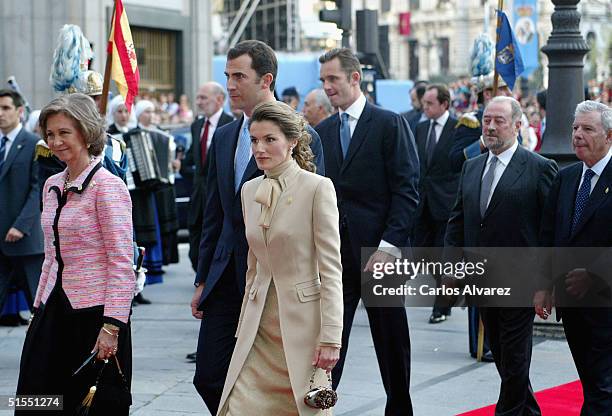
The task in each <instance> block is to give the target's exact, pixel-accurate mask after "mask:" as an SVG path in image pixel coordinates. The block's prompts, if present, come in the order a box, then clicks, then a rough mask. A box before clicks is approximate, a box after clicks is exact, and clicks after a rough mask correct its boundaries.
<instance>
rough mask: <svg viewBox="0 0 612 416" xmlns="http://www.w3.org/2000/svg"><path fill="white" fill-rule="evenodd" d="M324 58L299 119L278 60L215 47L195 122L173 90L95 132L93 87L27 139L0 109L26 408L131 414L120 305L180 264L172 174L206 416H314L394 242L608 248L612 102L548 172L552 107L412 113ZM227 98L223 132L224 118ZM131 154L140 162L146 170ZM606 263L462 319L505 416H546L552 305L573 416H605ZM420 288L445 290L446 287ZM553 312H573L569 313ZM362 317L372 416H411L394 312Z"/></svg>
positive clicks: (8, 251)
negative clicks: (529, 299)
mask: <svg viewBox="0 0 612 416" xmlns="http://www.w3.org/2000/svg"><path fill="white" fill-rule="evenodd" d="M56 55H61V54H56ZM319 62H320V64H321V66H320V78H321V82H322V86H321V88H320V89H315V90H313V91H311V92H309V93H308V94H307V95H306V96H305V99H304V103H303V110H302V112H301V113H299V112H297V108H298V107H299V104H300V97H299V95H298V94H297V91H296V90H295V89H294V88H289V89H287V90H285V91H282V93H281V94H280V97H281V99H282V102H281V101H279V100H277V98H276V94H275V84H276V80H277V76H278V64H277V60H276V55H275V52H274V51H273V50H272V49H271V48H270V47H269V46H267V45H266V44H264V43H262V42H259V41H253V40H248V41H242V42H240V43H238V44H237V45H235V46H234V47H233V48H231V49H230V50H229V51H228V54H227V63H226V67H225V74H226V77H227V83H226V87H225V88H224V87H223V86H221V85H219V84H217V83H215V82H208V83H205V84H204V85H202V86H201V87H200V88H199V89H198V91H197V94H196V98H195V104H196V113H197V115H198V117H195V118H194V114H193V110H191V109H190V108H189V103H188V99H187V97H186V95H184V96H181V98H180V99H179V103H175V102H174V99H173V97H172V96H170V95H168V96H166V95H160V96H159V97H154V96H153V95H151V94H144V95H143V96H142V97H139V99H138V100H136V103H135V105H134V106H133V108H131V109H129V108H127V106H126V103H125V100H124V99H123V97H122V96H120V95H118V96H116V97H114V98H113V99H112V100H111V101H110V103H109V108H108V112H107V114H104V115H101V114H100V107H99V102H100V95H101V88H93V89H89V90H87V91H84V90H79V89H78V88H77V89H76V91H74V90H71V91H66V93H64V94H62V95H60V96H59V97H58V98H56V99H54V100H52V101H51V102H50V103H48V104H47V105H46V106H45V107H44V108H43V109H42V110H41V111H40V112H39V113H38V119H37V123H33V125H32V127H31V129H32V131H33V132H38V133H37V134H39V135H40V137H37V136H36V133H31V132H29V131H26V129H25V127H24V126H23V125H22V122H21V121H22V120H21V116H22V115H23V112H24V101H23V98H22V97H21V96H20V95H19V94H18V93H17V92H15V91H11V90H1V91H0V130H1V131H2V136H3V137H2V141H1V143H0V193H1V194H2V195H11V196H12V197H11V198H10V199H9V198H0V208H2V212H3V213H4V212H6V213H7V215H3V216H2V217H1V219H0V226H1V227H2V228H0V232H2V233H4V234H5V238H4V239H3V241H2V242H1V243H0V267H1V268H0V310H1V309H2V307H3V304H4V303H5V299H6V297H7V296H6V294H7V292H8V289H9V287H10V285H11V284H12V283H14V282H16V283H22V282H23V283H22V287H23V288H24V289H25V290H24V291H25V293H26V298H27V302H28V308H29V309H31V310H32V311H33V317H32V320H31V322H30V326H29V328H28V332H27V336H26V340H25V343H24V348H23V352H22V357H21V365H20V375H19V381H18V387H17V393H18V394H62V395H64V406H65V409H77V408H79V407H83V406H84V407H92V406H93V408H94V410H95V411H96V412H98V413H97V414H128V412H129V406H130V403H131V399H130V398H129V388H130V382H131V375H132V362H131V333H130V331H131V329H130V326H131V323H130V314H131V308H132V307H133V306H134V305H135V304H137V303H147V302H148V301H147V300H146V299H145V298H143V297H142V284H144V282H142V284H139V283H138V278H137V277H138V275H139V274H141V275H142V272H141V271H140V270H141V269H140V266H141V263H142V262H144V267H145V268H146V269H147V272H146V279H145V280H146V282H147V283H148V284H153V283H159V282H161V281H162V280H163V279H162V277H161V276H162V275H163V269H162V266H163V265H164V264H171V263H174V262H177V261H178V259H177V250H176V245H177V242H176V231H177V228H178V224H177V212H176V205H175V191H174V188H173V181H174V174H175V173H176V172H180V173H181V174H184V175H191V176H193V190H192V195H191V198H190V209H189V218H188V228H189V234H190V235H189V245H190V248H189V258H190V261H191V265H192V268H193V271H194V273H195V279H194V286H195V288H194V293H193V296H192V299H191V304H190V306H191V314H192V315H193V317H194V318H196V319H199V320H201V324H200V332H199V338H198V343H197V351H196V352H195V353H193V354H190V355H189V356H188V358H190V359H192V360H193V361H194V362H195V364H196V366H195V374H194V379H193V383H194V386H195V388H196V390H197V392H198V394H199V395H200V396H201V397H202V399H203V401H204V403H205V405H206V406H207V408H208V409H209V411H210V412H211V413H212V414H218V415H243V414H300V415H321V414H324V413H323V411H324V409H326V408H327V407H329V406H333V402H334V400H331V401H329V400H327V399H329V398H330V397H332V396H333V394H332V393H330V391H331V390H335V389H336V388H337V386H338V385H339V383H340V381H341V377H342V373H343V368H344V363H345V359H346V356H347V347H348V344H349V338H350V332H351V326H352V323H353V318H354V315H355V312H356V309H357V307H358V304H359V303H360V301H362V300H363V299H364V293H363V287H362V283H363V281H362V277H363V273H364V272H365V273H370V272H373V271H374V269H375V267H376V266H377V265H379V264H381V263H383V264H388V263H393V262H394V261H395V260H396V259H398V258H401V257H402V256H403V255H404V250H403V248H404V247H409V246H414V247H440V248H445V247H446V248H453V247H455V248H462V247H478V246H493V247H496V246H514V247H532V246H545V247H585V246H586V247H597V246H604V247H605V246H609V244H610V241H612V234H610V232H611V231H610V230H611V229H612V228H611V227H609V224H610V222H611V221H612V216H611V215H612V214H611V213H612V200H610V198H609V197H608V191H609V187H610V186H612V162H611V161H610V159H611V157H612V110H610V107H609V105H608V104H607V103H602V102H601V100H605V99H606V96H605V93H604V92H602V93H601V96H600V97H599V102H598V101H594V100H585V101H583V102H581V103H580V104H578V106H577V107H576V109H575V120H574V121H573V135H572V137H571V140H572V143H573V147H574V149H575V154H576V157H577V159H578V160H579V162H578V163H575V164H573V165H570V166H569V167H567V168H565V169H562V170H559V167H558V166H557V163H556V162H555V161H553V160H550V159H546V158H544V157H543V156H540V155H538V154H537V151H538V150H539V148H540V147H541V142H542V137H543V134H542V133H543V132H544V131H545V128H546V122H545V120H546V116H545V108H546V98H545V94H544V93H538V95H537V96H536V97H535V98H534V97H519V99H518V100H517V99H516V98H515V97H514V96H513V92H512V91H511V90H510V89H509V88H508V86H507V85H506V84H505V83H504V82H503V80H500V82H499V84H498V85H497V86H495V87H494V85H493V77H492V76H491V75H486V76H482V77H479V78H478V79H476V80H474V81H470V83H468V82H467V81H466V80H462V81H459V82H457V83H455V84H453V85H445V84H441V83H428V82H424V81H419V82H417V83H416V84H415V86H414V88H413V89H412V91H411V96H410V99H411V101H412V106H413V109H412V110H411V111H410V112H408V113H404V114H401V115H400V114H396V113H394V112H392V111H388V110H385V109H382V108H380V107H378V106H376V105H374V104H372V103H370V102H369V101H368V99H367V98H366V96H365V95H364V94H363V92H362V90H361V83H362V71H361V64H360V62H359V60H358V58H357V57H356V55H355V54H354V53H353V52H352V51H351V50H349V49H346V48H340V49H333V50H330V51H328V52H326V53H324V54H323V55H321V57H320V59H319ZM85 72H92V71H85ZM87 76H94V77H97V76H99V74H98V75H92V74H88V75H87ZM100 78H101V77H100ZM58 84H60V83H58ZM66 89H67V88H66ZM228 96H229V101H230V105H231V108H232V109H233V112H234V114H228V113H226V112H225V111H224V104H225V101H226V99H227V97H228ZM407 99H408V97H407ZM236 115H237V117H235V116H236ZM130 119H132V120H130ZM166 122H171V123H174V122H178V123H191V124H190V126H191V134H192V138H193V140H192V145H191V147H190V148H189V149H188V150H187V152H186V153H185V155H184V157H177V154H176V143H175V141H174V138H173V137H172V136H171V135H170V134H168V133H167V132H165V131H163V130H161V129H159V128H158V127H157V126H158V125H159V124H165V123H166ZM40 138H42V141H41V140H40ZM569 139H570V138H568V140H569ZM139 146H144V147H139ZM144 148H146V149H149V152H150V151H151V149H154V152H152V154H153V155H154V156H152V157H150V158H148V159H147V158H144V159H143V158H142V156H139V153H142V152H141V151H140V149H144ZM144 153H146V152H144ZM138 247H143V248H144V253H145V254H144V256H143V257H144V258H142V259H139V257H140V256H139V255H138V254H137V253H138V252H139V251H140V250H139V249H138ZM366 248H370V249H368V250H369V251H367V252H366V253H365V254H364V252H363V251H362V250H364V249H366ZM466 255H467V254H466ZM362 256H363V257H362ZM141 260H142V261H141ZM591 266H596V268H593V267H591ZM609 266H610V264H609V258H604V259H602V258H598V259H596V261H594V262H593V264H591V263H589V264H586V265H584V267H582V268H579V269H573V270H567V274H566V275H564V276H562V277H561V278H555V279H552V278H551V279H550V280H546V279H545V280H543V281H542V282H541V283H540V284H539V286H538V288H537V289H538V290H537V291H536V292H534V294H533V302H534V305H535V307H533V306H531V307H527V306H524V307H514V308H506V307H478V306H480V305H472V306H471V307H470V311H469V332H470V343H469V351H470V353H471V354H472V355H473V356H474V357H478V358H482V359H483V360H485V361H494V362H495V363H496V368H497V371H498V373H499V376H500V381H501V382H500V395H499V400H498V402H497V406H496V414H516V415H523V414H529V415H538V414H541V411H540V408H539V405H538V403H537V400H536V398H535V396H534V394H533V390H532V388H531V383H530V379H529V367H530V362H531V347H532V336H533V331H532V328H533V320H534V316H535V315H536V314H537V315H539V316H540V317H542V318H543V319H546V318H548V317H549V316H550V314H551V313H552V308H553V307H554V306H556V308H557V316H558V317H562V319H563V325H564V328H565V331H566V334H567V342H568V343H569V346H570V350H571V353H572V356H573V359H574V362H575V365H576V367H577V370H578V374H579V376H580V380H581V382H582V386H583V394H584V404H583V413H584V414H588V415H607V414H609V409H610V408H612V394H611V393H610V391H611V389H612V385H611V381H610V380H611V378H612V372H611V367H610V360H611V357H612V351H611V350H610V345H611V344H612V309H611V308H610V306H612V305H608V306H607V307H600V308H589V307H588V306H589V304H588V303H585V302H584V300H585V299H586V300H588V299H589V296H590V295H592V292H593V291H595V289H597V291H598V293H599V291H601V290H605V289H606V288H607V290H608V291H609V290H610V287H609V284H610V279H609V270H610V269H611V268H610V267H609ZM434 277H435V279H436V284H437V285H438V287H443V286H445V285H447V284H449V283H448V282H447V281H446V280H445V279H443V277H445V276H442V275H436V276H434ZM602 285H603V286H602ZM553 293H554V297H553ZM562 298H576V299H578V300H580V302H579V304H578V306H574V307H567V306H566V304H562V303H560V301H559V299H562ZM135 302H136V303H135ZM555 302H556V303H555ZM451 307H452V304H449V303H448V299H446V298H443V297H436V299H435V302H433V308H432V313H431V317H430V319H429V322H430V323H432V324H439V323H441V322H444V321H445V320H447V319H449V317H450V316H451V311H452V309H451ZM365 310H366V313H367V316H368V320H369V324H370V329H371V333H372V339H373V342H374V346H375V352H376V356H377V362H378V365H379V368H380V373H381V378H382V381H383V385H384V387H385V392H386V394H387V402H386V410H385V414H387V415H411V414H412V401H411V397H410V372H411V365H410V334H409V330H408V320H407V315H406V310H405V308H404V305H403V302H402V301H399V302H398V303H391V304H388V305H386V307H374V306H371V305H369V304H368V303H367V302H365ZM481 320H482V323H483V324H484V329H485V331H484V335H478V333H479V331H478V325H479V322H480V321H481ZM479 336H482V337H483V339H482V340H481V342H482V343H483V344H484V347H483V349H482V351H479V346H478V344H479V340H478V338H479ZM107 363H110V366H109V364H107ZM106 366H109V367H106ZM105 368H110V369H109V370H106V371H107V373H109V372H114V373H115V374H116V377H114V378H113V379H112V380H113V381H106V382H107V383H112V384H114V385H115V386H117V385H120V387H121V388H120V391H122V392H123V393H125V394H121V395H118V396H117V397H115V398H114V399H113V400H110V399H109V398H108V397H105V396H104V395H102V396H100V395H98V399H97V400H96V399H94V400H93V401H92V400H91V397H90V399H89V401H88V400H87V396H89V395H93V396H94V397H95V394H96V390H95V389H94V390H93V392H92V391H91V390H90V387H91V384H92V383H94V385H95V384H96V383H99V382H100V383H101V382H103V381H101V379H100V376H99V374H101V373H102V371H103V370H104V369H105ZM81 370H82V371H81ZM75 371H76V373H77V374H76V376H75V375H73V373H75ZM96 375H98V376H97V377H96ZM313 383H314V384H315V385H320V386H326V388H322V389H321V390H320V391H319V392H315V393H316V394H315V396H316V395H317V394H321V397H324V398H325V400H323V399H321V397H314V396H309V390H310V386H311V385H312V384H313ZM102 391H104V389H102ZM305 399H306V400H305ZM310 399H311V400H310ZM69 411H71V410H69ZM75 412H76V410H75ZM18 414H20V413H19V412H18ZM23 414H26V413H23Z"/></svg>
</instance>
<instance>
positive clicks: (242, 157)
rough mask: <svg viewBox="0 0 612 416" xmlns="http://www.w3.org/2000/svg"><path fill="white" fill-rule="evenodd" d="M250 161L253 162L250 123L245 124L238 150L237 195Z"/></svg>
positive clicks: (235, 179)
mask: <svg viewBox="0 0 612 416" xmlns="http://www.w3.org/2000/svg"><path fill="white" fill-rule="evenodd" d="M249 160H251V136H250V134H249V126H248V123H244V126H243V127H242V131H241V132H240V137H238V146H237V148H236V168H235V170H234V191H235V192H236V193H238V190H239V189H240V183H242V175H244V171H245V170H246V168H247V165H248V164H249Z"/></svg>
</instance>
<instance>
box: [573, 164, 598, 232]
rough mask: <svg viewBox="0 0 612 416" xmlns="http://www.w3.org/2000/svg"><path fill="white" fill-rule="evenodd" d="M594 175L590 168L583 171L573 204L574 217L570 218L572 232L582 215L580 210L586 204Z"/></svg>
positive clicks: (582, 209)
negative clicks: (582, 177)
mask: <svg viewBox="0 0 612 416" xmlns="http://www.w3.org/2000/svg"><path fill="white" fill-rule="evenodd" d="M593 176H595V172H593V171H592V170H591V169H587V170H586V172H584V179H583V180H582V185H580V189H578V194H577V195H576V204H575V205H574V217H573V218H572V234H574V231H575V230H576V226H577V225H578V222H580V217H581V216H582V211H584V207H585V206H586V204H587V202H588V200H589V196H590V195H591V179H593Z"/></svg>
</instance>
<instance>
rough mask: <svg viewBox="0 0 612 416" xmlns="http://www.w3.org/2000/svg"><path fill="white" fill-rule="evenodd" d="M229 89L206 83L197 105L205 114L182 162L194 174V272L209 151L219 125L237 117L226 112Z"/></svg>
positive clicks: (196, 124)
mask: <svg viewBox="0 0 612 416" xmlns="http://www.w3.org/2000/svg"><path fill="white" fill-rule="evenodd" d="M225 97H226V94H225V89H224V88H223V86H221V84H219V83H217V82H214V81H211V82H207V83H205V84H204V85H202V86H201V87H200V88H199V89H198V94H197V95H196V99H195V102H196V106H197V108H198V110H199V112H200V115H201V117H199V118H198V119H197V120H196V121H194V122H193V123H192V124H191V147H189V150H188V151H187V153H186V154H185V159H183V161H182V164H181V175H184V176H188V177H189V176H192V177H193V189H192V192H191V198H190V199H189V215H188V218H187V220H188V227H189V259H190V260H191V267H193V270H194V271H197V270H198V254H199V251H200V235H201V234H202V217H203V216H204V199H205V195H206V172H207V164H206V154H207V152H208V148H209V147H210V144H211V143H212V138H213V135H214V134H215V130H216V129H217V128H218V127H221V126H223V125H225V124H227V123H230V122H231V121H233V120H234V118H233V117H232V116H231V115H229V114H227V113H226V112H225V111H223V104H224V103H225Z"/></svg>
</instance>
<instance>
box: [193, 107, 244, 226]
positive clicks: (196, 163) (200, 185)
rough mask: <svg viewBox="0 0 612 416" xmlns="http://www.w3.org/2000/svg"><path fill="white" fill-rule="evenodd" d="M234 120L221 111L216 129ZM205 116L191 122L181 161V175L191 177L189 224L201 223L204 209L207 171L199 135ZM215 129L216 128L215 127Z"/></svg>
mask: <svg viewBox="0 0 612 416" xmlns="http://www.w3.org/2000/svg"><path fill="white" fill-rule="evenodd" d="M233 120H234V118H233V117H232V116H230V115H229V114H227V113H225V112H222V113H221V117H219V121H218V123H217V129H218V128H219V127H221V126H223V125H225V124H227V123H230V122H232V121H233ZM205 121H206V117H202V118H199V119H197V120H196V121H194V122H193V123H191V146H190V147H189V150H188V151H187V153H186V154H185V158H184V159H183V160H182V163H181V175H183V176H192V177H193V188H192V192H191V198H190V200H189V213H188V221H189V226H193V225H196V224H201V222H202V215H203V210H204V207H203V205H204V196H205V195H206V172H207V171H208V169H207V165H206V161H202V160H201V159H202V150H201V147H200V137H201V135H202V126H203V125H204V122H205ZM215 130H216V129H215Z"/></svg>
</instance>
